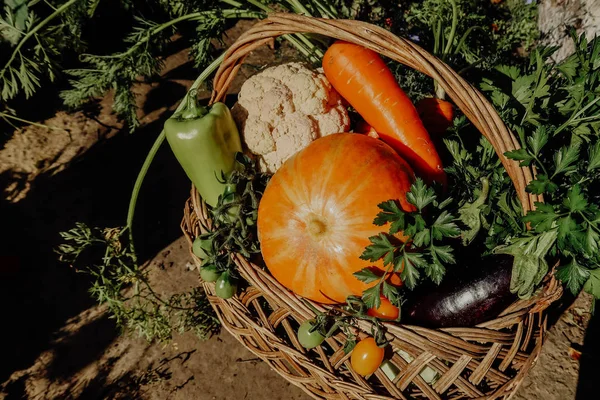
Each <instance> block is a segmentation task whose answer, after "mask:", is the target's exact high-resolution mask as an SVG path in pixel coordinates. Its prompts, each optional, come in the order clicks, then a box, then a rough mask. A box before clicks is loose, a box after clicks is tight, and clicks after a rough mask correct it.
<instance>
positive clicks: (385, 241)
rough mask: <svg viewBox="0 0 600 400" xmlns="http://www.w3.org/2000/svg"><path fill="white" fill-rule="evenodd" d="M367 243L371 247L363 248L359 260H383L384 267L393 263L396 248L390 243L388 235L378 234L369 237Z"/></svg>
mask: <svg viewBox="0 0 600 400" xmlns="http://www.w3.org/2000/svg"><path fill="white" fill-rule="evenodd" d="M369 241H370V242H371V245H370V246H367V247H366V248H365V250H364V251H363V253H362V254H361V256H360V258H361V259H363V260H366V261H371V262H375V261H377V260H379V259H380V258H383V263H384V264H385V265H388V264H391V263H392V262H393V259H394V251H395V250H396V246H394V245H393V244H392V243H391V242H390V239H389V238H388V235H386V234H385V233H380V234H379V235H377V236H371V237H370V238H369Z"/></svg>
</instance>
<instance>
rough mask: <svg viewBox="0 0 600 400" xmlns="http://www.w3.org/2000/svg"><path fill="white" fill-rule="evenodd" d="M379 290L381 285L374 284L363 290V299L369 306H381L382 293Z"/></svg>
mask: <svg viewBox="0 0 600 400" xmlns="http://www.w3.org/2000/svg"><path fill="white" fill-rule="evenodd" d="M379 292H380V288H379V285H375V286H372V287H370V288H368V289H365V290H364V291H363V294H362V300H363V301H364V302H365V305H366V306H367V308H379V306H380V305H381V295H380V294H379Z"/></svg>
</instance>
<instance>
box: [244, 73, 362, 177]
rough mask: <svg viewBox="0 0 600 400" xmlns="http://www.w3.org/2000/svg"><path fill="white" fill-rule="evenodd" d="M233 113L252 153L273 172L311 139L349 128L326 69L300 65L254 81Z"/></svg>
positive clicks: (249, 82) (268, 170)
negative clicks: (324, 70)
mask: <svg viewBox="0 0 600 400" xmlns="http://www.w3.org/2000/svg"><path fill="white" fill-rule="evenodd" d="M232 111H233V115H234V118H235V120H236V122H237V123H238V126H239V127H240V130H241V132H242V136H243V139H244V142H245V144H246V146H247V147H248V150H249V151H250V152H251V153H253V154H255V155H257V156H259V161H260V162H259V164H260V167H261V169H262V170H263V171H267V172H271V173H273V172H275V171H276V170H277V169H278V168H279V167H281V165H282V164H283V163H284V162H285V161H286V160H287V159H288V158H289V157H291V156H292V155H293V154H295V153H296V152H298V151H300V150H302V149H303V148H305V147H306V146H308V144H309V143H310V142H312V141H313V140H315V139H317V138H319V137H322V136H326V135H330V134H332V133H338V132H347V131H348V129H349V127H350V118H349V116H348V111H347V110H346V107H345V105H344V104H343V100H342V98H341V96H340V95H339V94H338V93H337V92H336V91H335V89H333V87H332V86H331V84H330V83H329V81H328V80H327V78H326V77H325V75H324V74H323V71H322V70H321V69H317V70H312V69H310V68H308V67H307V66H306V65H304V64H302V63H298V62H293V63H288V64H282V65H278V66H274V67H270V68H267V69H265V70H263V71H261V72H260V73H258V74H256V75H254V76H252V77H250V78H249V79H248V80H247V81H246V82H244V84H243V85H242V88H241V90H240V93H239V95H238V102H237V104H236V105H235V106H234V107H233V110H232Z"/></svg>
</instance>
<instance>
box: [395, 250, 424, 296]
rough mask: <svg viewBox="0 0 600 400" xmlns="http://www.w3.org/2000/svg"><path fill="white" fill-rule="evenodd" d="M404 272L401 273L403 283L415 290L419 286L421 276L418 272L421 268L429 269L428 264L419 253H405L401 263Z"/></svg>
mask: <svg viewBox="0 0 600 400" xmlns="http://www.w3.org/2000/svg"><path fill="white" fill-rule="evenodd" d="M400 265H401V268H402V271H401V272H400V278H402V282H404V284H405V285H406V287H407V288H409V289H414V287H415V286H417V281H418V280H419V276H420V275H421V274H420V273H419V271H418V269H419V268H425V267H427V263H426V262H425V260H424V259H423V256H422V255H421V254H419V253H409V252H407V251H404V253H403V255H402V262H401V264H400Z"/></svg>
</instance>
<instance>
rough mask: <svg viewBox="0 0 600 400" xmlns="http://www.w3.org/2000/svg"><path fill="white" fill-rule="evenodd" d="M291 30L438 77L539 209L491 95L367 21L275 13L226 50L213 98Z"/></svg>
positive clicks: (528, 205)
mask: <svg viewBox="0 0 600 400" xmlns="http://www.w3.org/2000/svg"><path fill="white" fill-rule="evenodd" d="M292 33H313V34H319V35H324V36H329V37H331V38H334V39H341V40H344V41H347V42H351V43H354V44H358V45H361V46H364V47H366V48H369V49H371V50H373V51H376V52H377V53H379V54H381V55H383V56H385V57H388V58H391V59H392V60H395V61H397V62H399V63H402V64H404V65H406V66H408V67H410V68H413V69H416V70H417V71H419V72H422V73H424V74H426V75H428V76H430V77H431V78H433V79H435V80H436V81H437V82H438V84H439V85H440V86H441V87H442V88H443V89H444V90H445V91H446V93H447V94H448V95H449V96H450V98H451V99H452V100H453V101H454V103H455V104H456V105H457V106H458V107H459V108H460V109H461V111H462V112H463V113H464V114H465V115H466V116H467V118H469V120H470V121H471V122H472V123H473V125H475V127H476V128H477V129H478V130H479V132H481V134H482V135H483V136H485V137H486V138H487V139H488V140H489V142H490V143H491V144H492V146H494V149H495V150H496V154H498V157H499V158H500V161H501V162H502V164H503V165H504V168H505V169H506V171H507V172H508V175H509V176H510V178H511V180H512V181H513V184H514V186H515V188H516V190H517V195H518V196H519V200H520V201H521V204H522V206H523V212H525V213H527V212H528V211H530V210H532V209H534V203H535V202H541V201H542V198H541V197H538V196H537V195H534V194H530V193H527V192H526V191H525V187H526V186H527V184H528V183H529V182H530V181H531V180H532V179H533V177H534V173H533V171H532V169H531V168H525V167H519V164H518V162H516V161H513V160H509V159H508V158H506V157H505V156H504V153H505V152H507V151H511V150H517V149H519V148H520V147H521V146H520V145H519V142H518V140H517V138H516V137H515V136H514V135H513V134H512V133H511V132H510V131H509V130H508V129H507V128H506V126H505V125H504V123H503V122H502V120H501V119H500V117H499V116H498V113H497V112H496V110H495V109H494V107H493V106H492V105H491V104H490V103H489V101H488V100H487V99H486V98H485V97H484V96H483V95H482V94H481V93H480V92H479V91H478V90H477V89H475V88H474V87H473V86H472V85H471V84H469V83H468V82H467V81H465V80H464V79H463V78H462V77H461V76H459V75H458V74H457V73H456V72H454V71H453V70H452V69H451V68H450V67H449V66H448V65H446V64H445V63H443V62H442V61H441V60H440V59H438V58H437V57H435V56H433V55H431V54H429V53H428V52H427V51H425V50H424V49H422V48H421V47H419V46H417V45H416V44H414V43H412V42H410V41H408V40H406V39H403V38H400V37H397V36H395V35H393V34H392V33H390V32H388V31H387V30H385V29H383V28H381V27H378V26H376V25H372V24H369V23H366V22H361V21H354V20H343V19H342V20H340V19H322V18H312V17H305V16H300V15H297V14H291V13H275V14H270V15H269V17H268V18H266V19H264V20H262V21H260V22H258V23H256V24H255V25H254V26H253V27H252V28H251V29H249V30H248V31H246V32H245V33H244V34H242V35H241V36H240V37H239V38H238V40H237V41H236V42H235V43H233V44H232V45H231V47H229V49H228V50H227V52H226V53H225V58H224V60H223V63H222V64H221V66H220V67H219V69H218V71H217V73H216V75H215V79H214V85H213V93H212V97H211V103H213V102H216V101H220V100H221V99H222V98H223V97H224V96H225V95H226V93H227V89H228V88H229V86H230V84H231V82H232V81H233V79H234V78H235V75H236V74H237V72H238V70H239V69H240V67H241V65H242V63H243V61H244V59H245V57H246V56H247V55H248V54H249V53H250V52H251V51H253V50H255V49H256V48H258V47H260V46H262V45H265V44H267V43H269V42H270V41H272V39H273V38H276V37H278V36H281V35H285V34H292Z"/></svg>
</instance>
